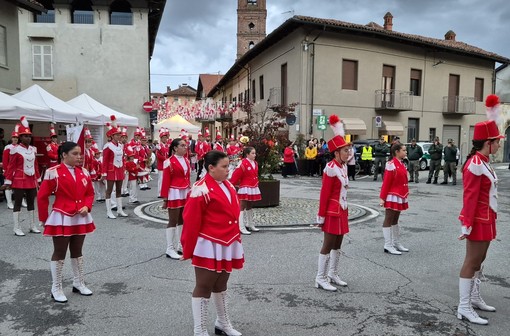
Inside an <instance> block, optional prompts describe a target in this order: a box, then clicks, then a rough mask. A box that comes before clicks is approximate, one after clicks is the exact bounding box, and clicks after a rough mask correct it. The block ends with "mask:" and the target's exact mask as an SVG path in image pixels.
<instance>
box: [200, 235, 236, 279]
mask: <svg viewBox="0 0 510 336" xmlns="http://www.w3.org/2000/svg"><path fill="white" fill-rule="evenodd" d="M191 264H192V265H193V266H195V267H198V268H204V269H207V270H209V271H214V272H217V273H221V272H223V271H225V272H227V273H231V272H232V270H233V269H242V268H243V264H244V250H243V245H242V244H241V242H240V241H239V240H236V241H234V242H233V243H232V244H230V245H229V246H224V245H221V244H218V243H215V242H212V241H210V240H207V239H205V238H202V237H198V239H197V244H196V245H195V250H194V251H193V257H192V259H191Z"/></svg>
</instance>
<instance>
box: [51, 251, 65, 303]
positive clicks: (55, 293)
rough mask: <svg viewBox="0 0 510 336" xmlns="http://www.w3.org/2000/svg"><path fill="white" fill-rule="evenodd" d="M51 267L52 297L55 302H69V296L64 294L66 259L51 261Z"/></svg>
mask: <svg viewBox="0 0 510 336" xmlns="http://www.w3.org/2000/svg"><path fill="white" fill-rule="evenodd" d="M50 268H51V279H52V281H53V282H52V285H51V297H52V298H53V300H54V301H55V302H58V303H65V302H67V298H66V296H65V295H64V291H63V290H62V278H63V277H64V274H63V270H64V260H57V261H51V262H50Z"/></svg>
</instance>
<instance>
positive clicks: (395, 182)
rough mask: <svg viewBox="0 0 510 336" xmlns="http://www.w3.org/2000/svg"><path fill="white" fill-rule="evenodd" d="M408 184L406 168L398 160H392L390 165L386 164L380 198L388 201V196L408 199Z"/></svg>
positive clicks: (389, 162)
mask: <svg viewBox="0 0 510 336" xmlns="http://www.w3.org/2000/svg"><path fill="white" fill-rule="evenodd" d="M407 183H408V179H407V169H406V166H405V165H404V164H403V163H402V162H400V160H398V159H396V158H393V159H391V160H390V161H388V163H386V169H385V170H384V179H383V183H382V187H381V193H380V194H379V198H381V199H383V200H386V197H388V195H395V196H399V197H401V198H407V196H409V186H408V184H407Z"/></svg>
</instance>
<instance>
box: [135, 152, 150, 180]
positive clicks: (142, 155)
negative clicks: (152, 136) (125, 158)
mask: <svg viewBox="0 0 510 336" xmlns="http://www.w3.org/2000/svg"><path fill="white" fill-rule="evenodd" d="M151 154H152V153H151V150H150V148H149V146H143V145H140V146H139V151H138V156H137V159H138V165H139V166H140V172H143V174H140V175H139V176H138V182H139V183H140V184H141V185H142V184H146V183H147V182H149V177H150V175H149V171H150V169H149V167H147V160H148V159H149V158H150V157H151Z"/></svg>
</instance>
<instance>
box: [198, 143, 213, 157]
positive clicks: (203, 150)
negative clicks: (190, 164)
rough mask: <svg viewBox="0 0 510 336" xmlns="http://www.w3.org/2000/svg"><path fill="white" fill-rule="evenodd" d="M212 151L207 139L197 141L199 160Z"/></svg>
mask: <svg viewBox="0 0 510 336" xmlns="http://www.w3.org/2000/svg"><path fill="white" fill-rule="evenodd" d="M209 151H211V145H210V144H209V143H208V142H207V141H197V143H196V145H195V152H196V153H197V160H199V161H200V160H203V159H204V156H205V154H207V153H208V152H209Z"/></svg>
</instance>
